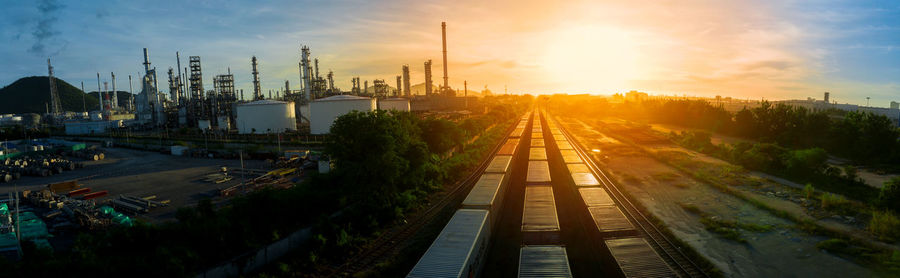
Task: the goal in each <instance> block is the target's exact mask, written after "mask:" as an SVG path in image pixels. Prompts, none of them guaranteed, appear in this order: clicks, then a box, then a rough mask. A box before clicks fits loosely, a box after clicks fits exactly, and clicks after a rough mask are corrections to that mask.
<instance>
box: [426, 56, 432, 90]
mask: <svg viewBox="0 0 900 278" xmlns="http://www.w3.org/2000/svg"><path fill="white" fill-rule="evenodd" d="M425 96H431V60H428V61H425Z"/></svg>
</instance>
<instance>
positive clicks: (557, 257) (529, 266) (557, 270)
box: [519, 245, 572, 278]
mask: <svg viewBox="0 0 900 278" xmlns="http://www.w3.org/2000/svg"><path fill="white" fill-rule="evenodd" d="M519 277H523V278H524V277H535V278H537V277H541V278H554V277H559V278H565V277H572V270H571V269H570V268H569V257H568V255H567V254H566V248H565V247H563V246H556V245H529V246H523V247H522V248H521V249H519Z"/></svg>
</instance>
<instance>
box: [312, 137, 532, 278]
mask: <svg viewBox="0 0 900 278" xmlns="http://www.w3.org/2000/svg"><path fill="white" fill-rule="evenodd" d="M514 128H515V123H513V125H511V126H510V127H509V128H507V129H506V130H505V131H504V132H503V134H504V136H503V138H502V140H499V141H498V143H497V145H496V146H494V148H492V149H491V151H490V152H489V154H493V153H496V152H497V150H499V149H500V147H501V146H502V145H503V143H504V142H506V139H507V138H508V137H509V133H510V131H512V130H513V129H514ZM491 157H492V156H490V155H488V156H487V157H486V159H484V160H482V161H481V164H479V165H478V167H476V168H475V170H474V171H472V172H471V173H470V174H469V175H468V176H466V177H465V178H464V179H462V180H461V181H459V182H457V183H456V184H454V186H453V189H452V190H450V192H448V193H447V194H446V195H444V196H443V197H442V198H441V199H440V200H438V201H437V202H436V203H434V205H432V206H430V207H429V208H427V209H426V210H425V211H422V212H420V213H418V215H417V216H416V217H415V218H414V219H411V220H410V221H408V222H407V223H406V224H403V225H399V226H396V227H394V228H392V229H390V230H389V231H387V232H385V233H384V234H382V235H381V236H380V237H378V238H376V239H375V240H374V241H372V242H371V243H369V244H367V245H366V246H365V247H363V249H362V251H361V252H359V253H357V254H356V255H354V256H352V257H351V258H350V259H348V260H347V261H346V262H345V263H344V264H342V265H340V266H338V267H336V268H333V269H334V270H333V271H332V272H331V273H330V274H329V275H327V276H326V277H347V276H351V275H353V274H354V273H358V272H360V271H363V270H367V269H370V268H372V267H373V266H375V264H377V263H378V262H379V261H380V260H382V259H384V258H387V257H388V256H392V255H397V254H398V253H399V252H400V251H401V250H402V248H401V247H402V244H404V243H408V242H409V240H410V239H412V238H413V237H414V236H415V235H416V234H417V233H418V231H419V230H421V229H422V228H423V227H425V226H426V225H427V224H428V223H431V221H432V220H433V219H434V218H435V217H436V216H437V215H438V214H440V213H441V212H442V211H443V210H444V209H445V208H446V207H447V206H449V205H450V204H454V203H460V202H462V199H463V198H465V197H466V195H468V193H469V190H470V189H471V188H472V186H473V185H475V182H477V181H478V179H479V178H480V177H481V172H483V171H484V169H485V168H487V166H488V164H490V162H491V159H490V158H491Z"/></svg>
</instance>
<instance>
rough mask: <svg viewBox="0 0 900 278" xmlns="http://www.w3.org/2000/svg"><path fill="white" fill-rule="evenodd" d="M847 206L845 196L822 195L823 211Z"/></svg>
mask: <svg viewBox="0 0 900 278" xmlns="http://www.w3.org/2000/svg"><path fill="white" fill-rule="evenodd" d="M845 204H847V199H846V198H844V196H841V195H838V194H834V193H825V194H822V208H823V209H829V208H831V209H834V208H838V207H840V206H843V205H845Z"/></svg>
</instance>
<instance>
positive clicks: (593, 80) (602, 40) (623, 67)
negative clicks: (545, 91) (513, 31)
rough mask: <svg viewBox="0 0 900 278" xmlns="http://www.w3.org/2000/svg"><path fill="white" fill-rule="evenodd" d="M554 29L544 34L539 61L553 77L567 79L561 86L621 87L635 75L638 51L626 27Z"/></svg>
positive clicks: (584, 87) (589, 88)
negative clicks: (622, 28) (542, 53)
mask: <svg viewBox="0 0 900 278" xmlns="http://www.w3.org/2000/svg"><path fill="white" fill-rule="evenodd" d="M556 30H557V31H556V32H553V33H552V34H551V35H550V36H549V37H548V38H547V50H546V51H545V52H544V53H545V54H544V59H543V65H544V67H545V70H547V71H548V73H549V74H550V76H552V77H553V79H554V80H559V81H561V82H565V83H568V84H565V85H564V86H562V87H563V88H568V89H569V90H579V91H581V92H589V91H588V90H591V91H590V92H594V91H595V90H606V91H609V90H622V89H627V86H628V81H629V80H632V79H634V78H635V77H636V71H637V65H636V62H637V56H638V55H637V54H638V53H637V50H636V48H635V44H634V42H633V39H632V38H631V36H630V35H629V34H628V33H627V32H626V31H624V30H621V29H616V28H611V27H606V26H565V27H560V28H557V29H556ZM573 93H574V92H573Z"/></svg>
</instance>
